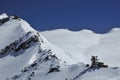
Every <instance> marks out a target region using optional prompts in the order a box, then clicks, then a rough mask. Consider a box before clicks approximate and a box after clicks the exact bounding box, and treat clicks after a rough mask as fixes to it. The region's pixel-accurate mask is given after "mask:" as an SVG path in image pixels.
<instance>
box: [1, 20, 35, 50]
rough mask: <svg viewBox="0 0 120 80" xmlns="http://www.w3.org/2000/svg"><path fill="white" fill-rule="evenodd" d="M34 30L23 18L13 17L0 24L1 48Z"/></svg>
mask: <svg viewBox="0 0 120 80" xmlns="http://www.w3.org/2000/svg"><path fill="white" fill-rule="evenodd" d="M30 31H32V32H33V31H34V29H32V28H31V27H30V25H29V24H28V23H26V22H25V21H24V20H22V19H20V20H19V19H11V20H9V21H8V22H6V23H4V24H3V25H1V26H0V49H2V48H4V47H5V46H6V45H9V44H10V43H12V42H13V41H15V40H18V39H19V38H20V37H22V36H24V35H25V34H26V33H27V32H30Z"/></svg>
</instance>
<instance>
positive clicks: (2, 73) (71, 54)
mask: <svg viewBox="0 0 120 80" xmlns="http://www.w3.org/2000/svg"><path fill="white" fill-rule="evenodd" d="M6 16H7V15H6ZM6 16H4V15H0V17H1V20H2V21H1V20H0V22H2V24H0V41H1V42H0V80H120V77H119V76H120V68H119V67H109V68H98V67H96V68H91V67H86V64H84V63H81V62H86V61H87V60H88V57H87V56H89V55H91V54H89V52H92V51H93V50H94V48H93V47H94V46H95V48H99V47H100V49H102V46H101V45H102V43H103V45H104V46H106V45H107V42H105V40H106V38H107V39H108V38H109V39H110V42H108V44H111V45H113V44H115V43H112V42H113V41H112V40H113V39H112V38H113V36H114V38H115V39H114V42H116V41H119V38H118V40H117V39H116V38H117V36H116V31H119V30H118V29H114V30H113V31H111V33H109V35H108V34H106V35H104V36H101V35H100V34H94V33H93V32H91V31H88V30H83V31H80V32H70V31H67V30H59V31H57V30H56V31H55V32H54V31H52V35H54V36H53V39H49V38H48V39H49V40H51V42H53V43H54V41H52V40H55V41H56V43H57V44H56V43H55V44H56V45H58V44H59V46H60V47H62V48H63V49H64V50H63V49H61V48H59V47H57V46H56V45H53V44H52V43H50V42H49V41H48V40H47V39H46V38H44V37H43V36H42V35H41V33H40V32H38V31H36V30H34V29H33V28H32V27H31V26H30V25H29V24H28V23H27V22H26V21H25V20H23V19H21V18H18V17H15V16H7V17H6ZM8 18H9V19H8ZM48 33H49V32H43V33H42V34H43V35H45V34H47V35H46V37H47V36H48ZM55 33H56V34H59V36H58V35H57V36H56V35H55ZM60 33H62V34H63V33H66V34H65V35H67V36H68V39H69V40H68V39H67V36H65V35H64V36H63V35H61V34H60ZM113 34H114V35H113ZM50 35H51V32H50V34H49V37H50ZM76 35H79V36H81V38H78V37H77V36H76ZM60 36H61V37H60ZM55 37H56V38H55ZM71 38H72V39H71ZM57 39H58V40H57ZM70 39H71V40H70ZM87 39H89V40H87ZM79 40H80V41H81V42H79ZM60 41H62V42H60ZM74 41H75V43H74ZM58 42H60V43H58ZM68 43H69V44H68ZM77 43H79V44H81V45H79V44H77ZM100 43H101V44H100ZM71 46H72V47H71ZM115 46H116V45H115ZM77 47H78V48H77ZM88 48H90V49H88ZM78 49H80V52H79V50H78ZM65 50H67V51H65ZM94 51H95V50H94ZM78 52H79V53H78ZM95 52H97V51H95ZM103 52H104V51H103ZM83 53H84V54H83ZM85 55H87V56H85ZM106 55H107V54H106ZM110 56H111V55H110ZM101 59H104V56H103V58H102V57H101ZM107 59H109V58H107ZM107 59H105V61H106V62H107ZM113 62H114V61H113ZM86 63H87V62H86ZM116 63H117V62H116Z"/></svg>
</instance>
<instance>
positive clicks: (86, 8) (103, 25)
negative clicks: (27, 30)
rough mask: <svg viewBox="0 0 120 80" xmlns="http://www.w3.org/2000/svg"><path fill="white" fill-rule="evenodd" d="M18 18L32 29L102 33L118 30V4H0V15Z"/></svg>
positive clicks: (31, 0)
mask: <svg viewBox="0 0 120 80" xmlns="http://www.w3.org/2000/svg"><path fill="white" fill-rule="evenodd" d="M3 12H6V13H7V14H8V15H14V14H15V15H18V16H19V17H21V18H23V19H25V20H27V21H28V22H29V23H30V24H31V25H32V26H33V27H34V28H35V29H37V30H40V31H44V30H52V29H61V28H67V29H70V30H75V31H79V30H81V29H90V30H93V31H94V32H97V33H106V32H108V31H109V30H111V29H112V28H113V27H120V0H11V1H10V0H1V1H0V13H3Z"/></svg>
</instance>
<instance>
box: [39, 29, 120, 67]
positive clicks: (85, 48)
mask: <svg viewBox="0 0 120 80" xmlns="http://www.w3.org/2000/svg"><path fill="white" fill-rule="evenodd" d="M41 34H42V35H44V36H45V37H46V38H47V39H48V40H50V42H52V43H54V44H56V45H57V46H60V47H61V48H62V49H64V50H66V51H68V52H69V53H70V54H71V55H72V57H74V58H75V59H77V60H78V61H77V62H84V63H88V62H90V60H89V59H90V56H91V55H97V56H99V57H100V59H101V60H102V61H104V62H105V64H108V65H109V66H120V64H119V60H120V58H119V56H120V49H119V47H120V45H119V43H120V29H119V28H114V29H112V30H111V31H110V32H109V33H106V34H96V33H94V32H92V31H90V30H82V31H77V32H74V31H69V30H63V29H59V30H53V31H45V32H42V33H41Z"/></svg>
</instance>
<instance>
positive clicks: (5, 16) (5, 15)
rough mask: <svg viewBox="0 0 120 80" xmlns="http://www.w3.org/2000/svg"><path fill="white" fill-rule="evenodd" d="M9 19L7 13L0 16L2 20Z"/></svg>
mask: <svg viewBox="0 0 120 80" xmlns="http://www.w3.org/2000/svg"><path fill="white" fill-rule="evenodd" d="M7 17H8V15H7V14H6V13H2V14H1V15H0V19H3V18H7Z"/></svg>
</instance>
